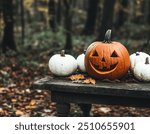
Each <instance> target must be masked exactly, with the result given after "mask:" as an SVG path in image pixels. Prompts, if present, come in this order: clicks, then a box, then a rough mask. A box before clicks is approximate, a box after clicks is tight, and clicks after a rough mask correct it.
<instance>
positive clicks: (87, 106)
mask: <svg viewBox="0 0 150 134" xmlns="http://www.w3.org/2000/svg"><path fill="white" fill-rule="evenodd" d="M79 106H80V108H81V110H82V111H83V116H84V117H89V116H90V111H91V107H92V105H91V104H79Z"/></svg>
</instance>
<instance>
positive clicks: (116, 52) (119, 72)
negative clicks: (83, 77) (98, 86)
mask: <svg viewBox="0 0 150 134" xmlns="http://www.w3.org/2000/svg"><path fill="white" fill-rule="evenodd" d="M85 67H86V70H87V72H88V74H90V75H91V76H93V77H95V78H99V79H105V78H106V79H111V80H113V79H116V78H120V77H122V76H123V75H124V74H125V73H127V71H128V69H129V67H130V58H129V53H128V51H127V49H126V48H125V47H124V46H123V45H122V44H121V43H119V42H105V43H104V42H94V43H92V44H91V46H90V47H89V48H88V49H87V51H86V54H85Z"/></svg>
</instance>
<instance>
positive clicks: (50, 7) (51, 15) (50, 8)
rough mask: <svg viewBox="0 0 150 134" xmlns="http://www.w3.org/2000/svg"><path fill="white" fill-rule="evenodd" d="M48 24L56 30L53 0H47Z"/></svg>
mask: <svg viewBox="0 0 150 134" xmlns="http://www.w3.org/2000/svg"><path fill="white" fill-rule="evenodd" d="M48 13H49V18H50V19H49V25H50V27H51V29H52V31H53V32H56V3H55V0H49V2H48Z"/></svg>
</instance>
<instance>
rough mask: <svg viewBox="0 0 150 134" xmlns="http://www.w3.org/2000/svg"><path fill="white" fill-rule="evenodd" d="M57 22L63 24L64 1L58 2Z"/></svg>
mask: <svg viewBox="0 0 150 134" xmlns="http://www.w3.org/2000/svg"><path fill="white" fill-rule="evenodd" d="M56 14H57V15H56V20H57V24H59V25H60V24H61V15H62V0H58V4H57V11H56Z"/></svg>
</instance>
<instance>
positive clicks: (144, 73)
mask: <svg viewBox="0 0 150 134" xmlns="http://www.w3.org/2000/svg"><path fill="white" fill-rule="evenodd" d="M149 60H150V58H149V57H147V58H146V60H145V63H143V62H139V63H137V64H136V65H135V68H134V72H133V73H134V76H135V78H137V79H138V80H140V81H150V63H149Z"/></svg>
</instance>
